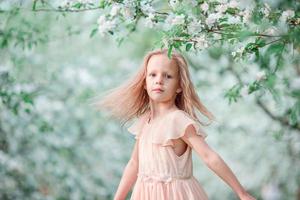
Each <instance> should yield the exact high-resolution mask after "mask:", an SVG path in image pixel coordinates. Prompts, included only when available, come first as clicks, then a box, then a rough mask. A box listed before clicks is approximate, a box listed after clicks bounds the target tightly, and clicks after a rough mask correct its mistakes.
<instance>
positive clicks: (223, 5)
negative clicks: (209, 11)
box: [216, 4, 228, 13]
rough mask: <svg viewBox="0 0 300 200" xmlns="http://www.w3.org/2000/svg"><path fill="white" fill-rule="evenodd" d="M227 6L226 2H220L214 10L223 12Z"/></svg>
mask: <svg viewBox="0 0 300 200" xmlns="http://www.w3.org/2000/svg"><path fill="white" fill-rule="evenodd" d="M227 8H228V6H227V4H220V5H217V7H216V11H217V12H218V13H224V12H225V11H226V10H227Z"/></svg>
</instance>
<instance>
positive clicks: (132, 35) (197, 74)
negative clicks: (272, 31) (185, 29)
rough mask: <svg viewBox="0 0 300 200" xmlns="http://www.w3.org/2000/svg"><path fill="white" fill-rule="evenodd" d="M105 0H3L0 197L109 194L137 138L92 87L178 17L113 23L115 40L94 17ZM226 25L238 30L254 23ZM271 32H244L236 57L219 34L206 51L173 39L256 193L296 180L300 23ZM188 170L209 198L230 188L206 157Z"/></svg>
mask: <svg viewBox="0 0 300 200" xmlns="http://www.w3.org/2000/svg"><path fill="white" fill-rule="evenodd" d="M54 2H55V1H54ZM105 2H106V1H100V2H99V4H97V6H96V7H93V6H94V4H87V3H80V2H75V3H74V4H72V5H73V7H72V9H79V10H82V9H84V10H85V11H83V12H73V10H70V9H66V10H63V12H62V11H61V9H60V8H59V6H57V7H54V8H53V7H51V5H50V4H49V2H47V1H25V2H22V3H20V2H17V3H16V2H9V1H4V2H1V3H0V10H1V12H0V18H1V21H0V55H1V60H0V100H1V101H0V116H1V117H0V179H1V181H0V199H101V200H102V199H112V197H113V195H114V192H115V190H116V187H117V185H118V181H119V180H120V177H121V175H122V171H123V168H124V166H125V164H126V162H127V161H128V158H129V156H130V151H131V147H132V142H133V140H131V142H124V141H129V136H128V135H127V134H120V133H121V132H122V131H123V130H122V129H120V127H119V126H118V124H117V123H114V122H113V121H110V123H108V122H107V121H108V118H107V116H106V115H105V113H98V112H96V110H95V108H93V107H91V106H90V105H89V101H90V98H92V97H94V96H95V95H97V94H98V93H100V92H102V91H104V90H106V89H108V88H110V87H113V86H115V85H117V84H119V83H120V82H121V81H122V80H124V79H125V78H128V77H129V75H130V74H131V73H134V71H135V70H136V68H137V66H139V65H140V63H141V59H142V56H143V55H144V53H145V52H147V51H148V50H150V49H152V48H153V47H160V46H161V42H162V38H163V37H165V36H166V35H167V36H168V37H170V38H172V37H173V36H178V34H180V31H181V27H180V26H178V27H177V28H174V29H172V30H171V31H167V32H164V33H161V32H156V31H153V30H152V29H149V28H147V27H144V26H142V25H141V24H138V23H136V24H133V25H131V26H130V25H129V27H131V31H130V32H129V33H126V34H125V36H124V37H117V36H116V34H112V35H111V37H113V38H114V39H116V41H117V43H115V42H114V41H113V40H111V38H110V37H107V36H105V37H100V36H99V35H98V34H97V31H98V30H97V28H95V26H96V25H95V21H96V20H97V18H98V17H99V12H100V11H99V10H98V8H99V7H101V8H104V7H105V5H104V3H105ZM55 3H56V4H55ZM55 3H54V4H55V5H59V2H55ZM98 5H99V7H98ZM292 5H294V3H293V1H277V4H275V6H278V7H279V6H280V7H282V8H283V7H288V6H292ZM41 7H42V8H47V9H48V8H49V7H50V10H43V9H41V10H40V11H37V10H38V9H40V8H41ZM51 9H52V10H51ZM32 10H36V11H32ZM230 12H235V11H234V10H231V11H230ZM257 15H259V13H257ZM271 17H272V19H273V20H274V21H276V19H277V17H278V16H276V15H275V16H271ZM254 20H255V21H258V22H257V23H263V22H261V21H259V20H260V18H259V17H255V19H254ZM224 28H226V29H228V31H232V30H233V29H234V30H235V31H238V36H237V35H235V37H236V36H237V38H240V40H247V39H249V38H250V37H249V35H251V34H252V33H249V32H247V31H242V30H240V29H239V27H233V26H231V27H230V26H227V27H226V26H224ZM181 36H182V37H186V38H187V39H188V37H187V36H186V35H181ZM231 36H232V35H224V39H225V40H229V39H230V37H231ZM291 40H293V41H291ZM268 43H269V42H268V41H266V40H265V39H264V38H263V37H257V38H256V39H255V40H254V41H253V40H249V41H248V40H247V44H246V46H245V50H244V51H242V52H241V53H242V54H244V55H243V56H245V57H244V58H243V59H242V60H236V59H234V58H233V56H232V55H231V54H232V51H233V50H235V49H236V46H234V45H233V44H226V43H223V42H221V43H216V44H214V46H211V47H209V48H208V49H207V50H206V51H202V52H198V51H194V50H195V49H194V48H193V47H194V43H193V42H191V41H185V40H184V41H181V40H178V41H176V40H174V41H173V42H172V43H170V44H171V45H170V46H169V47H170V48H177V49H178V48H179V49H181V50H183V54H184V55H185V56H186V57H187V58H188V61H189V64H190V66H191V69H190V70H191V74H192V76H193V81H194V83H195V85H196V87H197V91H199V94H200V97H202V98H203V99H204V102H207V104H208V107H209V108H212V110H213V112H214V113H216V116H221V117H220V119H219V121H220V122H221V123H220V124H218V125H217V126H216V127H214V129H213V130H211V131H210V132H211V134H210V137H209V138H210V140H211V141H210V142H211V145H212V146H215V147H216V149H217V151H218V152H220V154H221V155H222V156H224V157H225V160H226V161H228V162H229V165H230V166H232V167H233V169H234V171H235V172H236V174H237V176H238V178H239V179H240V180H241V181H242V183H243V184H244V185H247V188H248V189H249V190H250V192H251V193H253V194H255V196H257V197H258V199H269V200H271V199H272V197H270V193H272V194H276V195H277V197H276V195H275V197H274V195H273V200H275V199H276V198H277V199H283V200H290V199H296V195H297V192H299V187H300V182H299V180H300V171H299V167H298V166H299V165H300V159H299V157H300V134H299V129H300V127H299V119H300V81H299V80H300V78H299V75H300V58H299V48H295V46H299V27H295V29H294V30H293V31H290V32H289V33H288V35H286V36H285V37H284V38H282V39H280V40H278V41H277V42H274V43H270V44H268ZM267 44H268V45H267ZM291 44H294V45H295V46H293V45H291ZM117 46H118V47H117ZM262 70H263V71H264V72H265V74H261V71H262ZM223 97H225V100H224V99H223ZM226 100H227V101H228V104H226V103H225V101H226ZM233 102H235V103H233ZM123 132H124V131H123ZM213 133H219V134H217V135H216V134H215V135H214V134H213ZM232 144H236V145H235V146H234V147H232ZM124 149H126V150H124ZM127 149H129V150H127ZM195 162H197V161H195ZM195 171H196V172H195V174H196V175H197V176H199V177H201V180H202V181H200V182H201V183H203V185H204V188H205V189H206V190H207V191H208V194H209V196H210V197H211V199H220V198H223V199H224V197H226V198H225V199H236V197H235V196H234V195H233V193H232V191H229V190H228V188H226V187H225V186H224V185H221V184H220V183H219V182H220V181H219V179H216V176H214V175H213V174H212V173H211V172H210V171H208V169H206V168H204V167H203V166H201V165H199V167H198V165H197V168H196V169H195ZM249 174H251V177H249ZM222 188H224V189H222ZM217 189H218V191H219V192H218V193H216V192H215V191H216V190H217ZM268 195H269V196H268ZM271 196H272V195H271Z"/></svg>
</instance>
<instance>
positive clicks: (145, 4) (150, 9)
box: [141, 0, 155, 13]
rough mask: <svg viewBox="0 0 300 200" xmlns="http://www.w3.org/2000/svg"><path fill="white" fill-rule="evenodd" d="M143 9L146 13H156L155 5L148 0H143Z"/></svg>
mask: <svg viewBox="0 0 300 200" xmlns="http://www.w3.org/2000/svg"><path fill="white" fill-rule="evenodd" d="M141 10H142V11H143V12H144V13H155V10H154V8H153V6H152V5H151V3H150V2H149V1H147V0H144V1H141Z"/></svg>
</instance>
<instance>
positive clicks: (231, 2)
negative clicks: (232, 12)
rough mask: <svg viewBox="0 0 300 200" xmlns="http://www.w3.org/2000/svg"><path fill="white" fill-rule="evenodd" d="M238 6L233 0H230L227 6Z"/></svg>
mask: <svg viewBox="0 0 300 200" xmlns="http://www.w3.org/2000/svg"><path fill="white" fill-rule="evenodd" d="M237 6H238V2H237V1H235V0H233V1H230V2H229V4H228V7H229V8H236V7H237Z"/></svg>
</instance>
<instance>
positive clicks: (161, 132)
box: [98, 49, 254, 200]
mask: <svg viewBox="0 0 300 200" xmlns="http://www.w3.org/2000/svg"><path fill="white" fill-rule="evenodd" d="M167 54H168V53H167V50H166V49H163V50H156V51H153V52H150V53H148V54H147V55H146V56H145V58H144V62H143V65H142V67H141V69H140V71H139V72H138V73H137V75H136V76H135V77H133V79H131V80H129V82H127V83H126V84H124V85H121V86H120V87H118V88H116V89H114V90H112V91H109V94H108V95H106V97H104V98H103V99H102V100H101V101H100V102H98V106H100V108H103V107H104V108H107V109H109V110H110V112H111V114H112V115H113V116H115V117H118V118H120V119H123V120H125V122H126V121H128V120H130V119H132V118H134V117H137V121H135V122H134V123H133V124H132V125H131V126H130V127H129V128H128V131H129V132H130V133H132V134H133V135H135V139H136V142H135V145H134V149H133V151H132V154H131V158H130V160H129V162H128V164H127V166H126V168H125V170H124V173H123V176H122V179H121V181H120V184H119V187H118V189H117V191H116V194H115V197H114V200H125V199H126V196H127V194H128V192H129V191H130V189H131V188H132V186H133V185H134V183H135V185H134V189H133V192H132V195H131V198H130V199H131V200H207V199H208V197H207V194H206V193H205V191H204V190H203V188H202V187H201V185H200V183H199V182H198V181H197V180H196V178H195V177H194V176H193V170H192V169H193V166H192V150H194V151H195V152H196V153H197V154H198V155H199V156H200V158H201V159H203V161H204V162H205V164H206V165H207V166H208V167H209V168H210V169H211V170H213V171H214V172H215V173H216V174H217V175H218V176H219V177H220V178H222V179H223V180H224V181H225V182H226V183H227V184H228V185H229V186H230V187H231V188H232V189H233V191H234V192H235V193H236V195H237V196H238V197H239V198H240V199H242V200H254V198H253V197H252V196H251V195H249V194H248V193H247V192H246V190H245V189H244V188H243V187H242V185H241V184H240V183H239V181H238V180H237V178H236V177H235V175H234V174H233V172H232V171H231V169H230V168H229V167H228V166H227V165H226V163H225V162H224V161H223V159H222V158H221V157H220V156H219V155H218V154H217V153H216V152H215V151H213V150H212V149H211V148H210V147H209V145H208V144H207V143H206V142H205V137H206V136H207V134H206V133H205V132H204V130H203V129H202V128H201V125H204V123H203V122H200V121H199V120H198V118H197V116H196V114H195V109H198V110H199V111H200V112H201V113H202V114H203V115H205V116H206V117H207V118H208V119H209V120H210V123H211V122H212V120H214V119H215V118H214V116H213V114H211V113H210V112H209V111H208V110H207V108H206V107H205V106H204V105H203V104H202V103H201V101H200V99H199V97H198V96H197V94H196V91H195V89H194V87H193V84H192V82H191V80H190V74H189V71H188V66H187V62H186V60H185V59H184V57H183V56H182V55H180V54H179V53H177V52H174V51H173V52H172V55H171V59H169V57H168V55H167ZM200 124H201V125H200Z"/></svg>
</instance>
